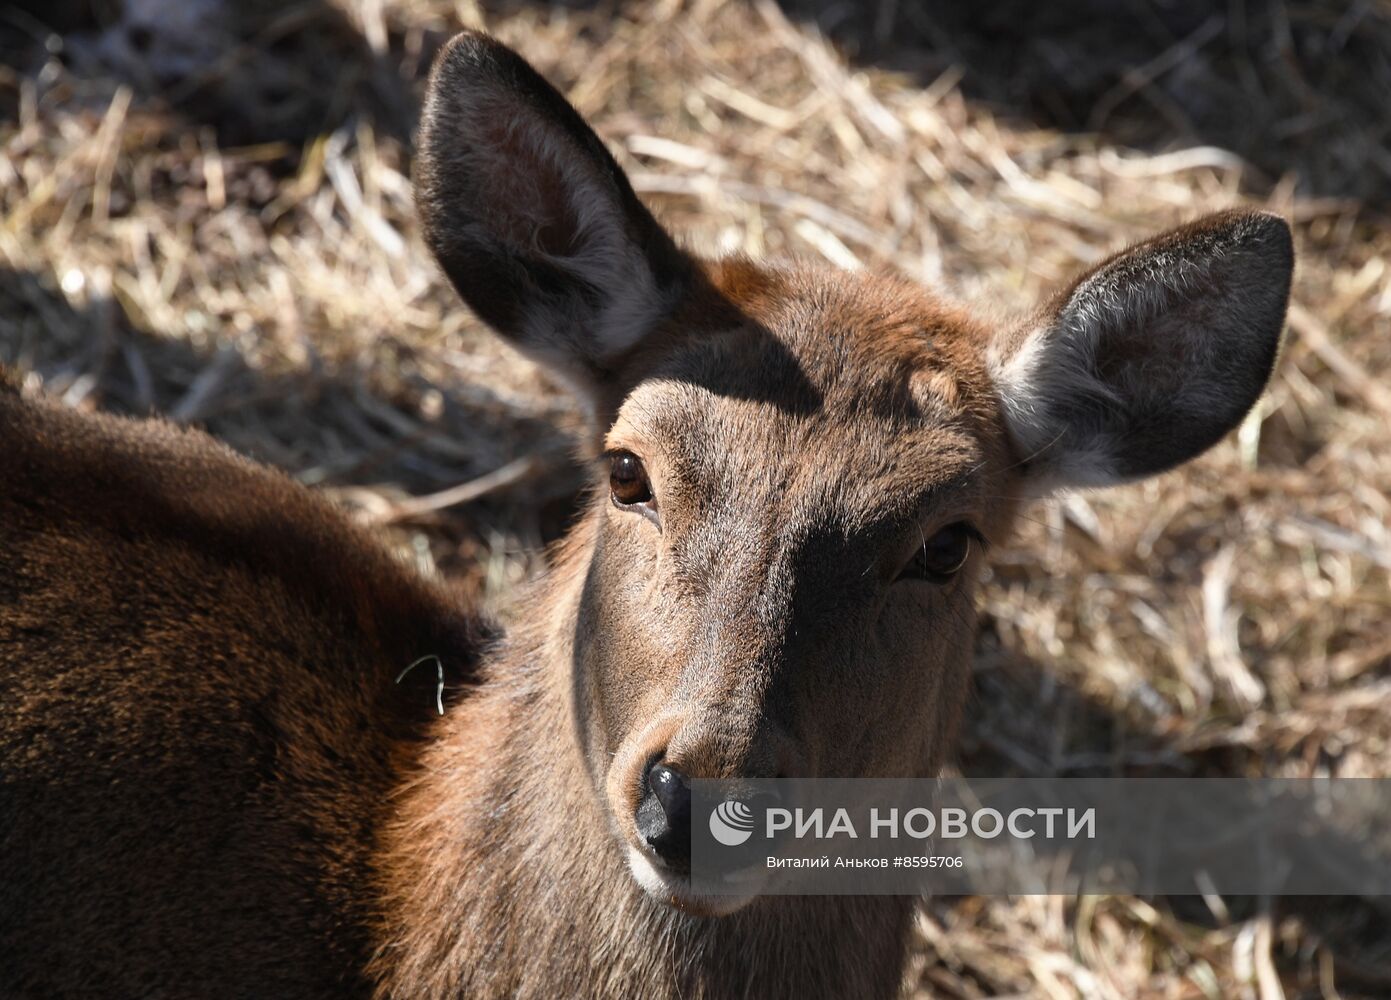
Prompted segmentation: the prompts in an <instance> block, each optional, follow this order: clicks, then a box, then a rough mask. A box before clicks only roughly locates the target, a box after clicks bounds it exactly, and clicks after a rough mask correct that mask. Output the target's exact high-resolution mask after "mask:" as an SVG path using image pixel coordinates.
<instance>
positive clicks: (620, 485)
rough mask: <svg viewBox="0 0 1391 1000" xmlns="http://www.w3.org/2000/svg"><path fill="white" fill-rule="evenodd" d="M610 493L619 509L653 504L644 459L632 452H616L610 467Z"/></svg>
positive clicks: (650, 485)
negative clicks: (643, 463)
mask: <svg viewBox="0 0 1391 1000" xmlns="http://www.w3.org/2000/svg"><path fill="white" fill-rule="evenodd" d="M609 492H610V493H612V495H613V502H614V503H615V504H616V505H617V506H619V507H636V506H637V505H638V504H645V503H651V502H652V484H651V482H649V481H648V478H647V470H646V469H644V468H643V466H642V459H640V458H638V457H637V456H636V455H634V454H633V453H632V452H631V451H618V452H614V454H613V456H612V458H611V460H610V465H609Z"/></svg>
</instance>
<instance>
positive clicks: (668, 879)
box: [628, 843, 758, 917]
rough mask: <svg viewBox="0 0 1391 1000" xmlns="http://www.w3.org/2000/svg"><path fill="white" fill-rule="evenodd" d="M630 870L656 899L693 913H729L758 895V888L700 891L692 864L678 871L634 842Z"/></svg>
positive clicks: (744, 905) (706, 914)
mask: <svg viewBox="0 0 1391 1000" xmlns="http://www.w3.org/2000/svg"><path fill="white" fill-rule="evenodd" d="M628 870H629V871H631V872H632V874H633V879H634V880H635V881H636V882H637V884H638V885H639V886H641V887H642V889H643V891H645V892H646V893H647V894H648V895H649V896H651V897H652V898H653V899H655V900H657V901H658V902H661V903H664V904H666V905H667V906H670V907H671V908H672V909H674V910H679V911H680V912H682V913H686V914H689V915H690V916H693V917H727V916H729V915H730V914H731V913H735V912H737V911H739V910H742V909H743V908H744V907H746V906H748V905H749V904H750V903H752V902H753V901H754V900H755V899H757V898H758V891H757V889H756V888H751V889H750V890H749V891H748V892H747V893H741V894H726V893H723V892H722V893H719V894H715V893H705V892H697V891H695V889H694V887H693V886H692V882H691V875H690V869H689V867H687V869H686V870H685V871H677V870H675V869H673V868H671V867H670V866H668V865H667V864H666V863H665V862H664V861H662V859H661V858H660V857H658V856H656V855H655V854H654V853H653V852H652V851H650V850H644V849H642V848H639V847H637V846H635V845H633V844H631V843H630V844H629V845H628Z"/></svg>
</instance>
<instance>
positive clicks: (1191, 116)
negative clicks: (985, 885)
mask: <svg viewBox="0 0 1391 1000" xmlns="http://www.w3.org/2000/svg"><path fill="white" fill-rule="evenodd" d="M159 8H160V4H159V3H157V2H155V0H126V3H125V7H124V9H123V7H122V4H121V3H120V2H119V0H111V2H107V3H94V4H90V5H89V4H74V3H67V2H65V0H52V2H48V3H44V4H21V5H18V6H12V7H10V8H7V9H4V10H0V362H3V363H5V364H7V365H12V366H14V367H16V368H17V369H18V370H19V371H20V372H21V374H22V375H23V377H24V378H25V381H26V386H27V387H28V388H29V389H30V390H32V391H38V390H39V389H40V388H41V389H42V390H43V391H45V392H48V393H50V394H52V395H55V396H57V397H60V398H62V399H63V400H64V401H66V402H67V403H68V404H69V405H72V406H75V407H81V408H100V409H110V410H115V411H120V412H128V413H161V414H165V415H167V416H169V417H170V418H172V419H174V420H178V421H183V422H188V423H193V424H197V425H200V426H203V427H206V428H207V429H208V430H209V431H210V432H211V433H213V434H215V435H217V436H218V437H220V438H222V439H224V440H226V441H227V442H229V443H230V444H231V445H232V446H233V447H235V448H237V449H240V450H242V451H244V452H247V453H249V454H251V455H254V456H256V457H258V458H260V459H263V460H265V461H267V462H270V463H272V464H275V465H277V466H280V467H282V468H285V469H286V470H288V471H290V472H291V473H292V474H294V475H295V476H297V477H299V478H300V479H302V480H303V481H304V482H306V483H309V484H311V485H312V486H313V487H315V488H317V489H321V490H324V491H326V492H328V493H330V494H332V495H333V496H334V497H335V498H337V499H338V500H340V501H341V502H342V503H343V504H344V505H346V506H347V508H348V509H349V510H350V511H351V513H352V515H353V516H354V517H357V518H360V519H362V520H364V521H366V522H368V523H370V524H373V525H376V526H377V527H378V529H379V530H380V532H381V534H382V535H383V537H384V538H386V539H387V540H388V542H389V543H390V544H392V545H393V546H396V547H398V548H399V549H400V550H401V551H402V552H403V553H404V554H405V555H407V556H408V557H409V558H411V559H413V560H415V561H416V562H418V563H419V565H420V566H421V567H422V569H423V570H425V571H426V572H432V573H433V572H438V573H441V574H444V575H445V576H447V577H448V578H449V579H451V580H452V581H454V582H455V583H456V584H457V585H458V586H459V587H461V588H463V589H464V590H465V591H467V592H468V593H470V594H473V595H475V596H477V597H478V598H479V599H480V600H483V601H486V602H488V603H489V605H490V606H492V607H494V608H497V609H498V610H499V611H500V612H501V613H502V614H503V615H504V616H507V615H511V614H515V613H516V612H517V610H518V609H516V608H514V607H512V606H511V605H510V604H509V595H510V594H511V593H512V592H513V590H514V589H515V586H516V584H517V583H518V582H519V581H522V580H524V579H526V578H527V577H529V576H531V575H533V574H536V573H539V572H542V571H543V569H544V555H543V545H544V543H545V542H546V541H548V540H551V539H554V538H555V537H556V536H557V535H558V533H559V532H560V531H562V530H563V527H564V525H565V523H566V519H567V518H568V517H569V516H570V515H571V513H572V512H573V510H574V507H575V503H576V497H577V493H578V491H579V490H580V489H581V486H582V482H581V473H580V470H579V466H578V465H577V464H576V463H575V461H574V459H573V457H572V442H573V436H574V434H575V431H576V428H578V427H579V426H580V423H579V422H580V420H581V417H580V414H579V412H578V410H577V408H576V407H575V405H574V404H573V403H572V402H571V400H570V399H569V398H567V397H566V396H565V395H564V393H563V392H561V391H560V390H559V389H558V388H557V387H556V386H554V385H553V384H552V383H551V382H549V381H548V380H547V379H546V378H545V376H543V375H542V374H540V373H539V372H538V371H537V370H536V369H535V368H534V367H532V366H531V365H529V364H528V363H526V362H524V361H522V360H521V359H519V358H518V357H517V356H516V355H515V354H514V353H512V352H511V351H509V350H508V349H506V348H504V347H502V346H501V345H500V344H499V343H498V342H497V341H496V340H495V339H494V338H492V336H491V335H490V334H488V333H487V332H486V331H485V330H483V329H482V328H481V327H480V325H479V323H478V322H477V321H476V320H475V319H473V318H472V316H470V315H469V314H468V312H467V311H466V310H465V309H464V308H463V307H462V306H461V305H460V304H459V303H458V302H457V300H456V298H455V296H454V295H453V294H452V292H451V291H450V290H449V289H448V288H447V287H446V286H445V284H444V283H443V281H442V280H441V279H440V278H439V277H438V276H437V274H436V272H435V270H434V268H433V265H432V264H431V262H430V260H429V259H428V257H427V255H426V253H425V252H424V250H423V248H422V247H421V245H420V243H419V239H418V235H417V230H418V227H417V224H416V220H415V218H414V215H413V208H412V204H411V195H410V184H409V173H410V147H409V137H410V135H411V133H412V129H413V124H414V115H415V111H416V108H417V106H418V101H419V95H420V89H421V85H422V82H423V76H424V74H425V72H426V70H427V69H428V65H429V61H430V57H431V55H432V53H433V52H434V51H435V50H436V49H437V48H438V47H439V45H441V44H442V42H443V41H444V40H445V39H447V38H448V36H449V35H450V34H451V33H452V32H453V31H455V30H457V29H458V28H459V27H461V26H463V25H474V26H478V25H482V26H486V27H487V28H488V29H489V30H491V31H493V32H494V33H496V34H497V35H499V36H500V37H501V38H502V39H504V40H505V41H507V42H509V43H511V44H513V45H515V46H516V47H517V48H519V49H520V50H521V51H522V52H523V53H524V54H525V55H526V56H527V57H528V58H529V59H531V60H532V61H533V62H534V63H535V64H536V65H537V66H538V68H539V69H540V70H541V71H542V72H543V73H545V74H546V75H547V76H549V78H550V79H551V80H552V81H554V82H555V83H556V84H557V85H558V86H559V87H560V88H561V89H562V90H563V91H565V92H566V93H568V94H569V96H570V97H571V99H572V100H573V102H574V103H575V104H576V106H577V107H578V108H579V110H580V111H581V112H582V113H583V114H585V115H586V116H587V117H588V118H589V119H590V120H591V121H592V122H593V123H594V124H595V126H596V127H597V129H598V130H599V132H600V133H601V134H602V135H603V137H604V138H605V139H606V140H607V141H608V142H609V143H610V145H611V147H612V148H613V149H614V151H615V153H616V154H617V156H618V157H619V159H620V161H621V162H622V163H623V164H624V166H625V167H626V168H627V169H628V170H629V171H630V172H631V174H632V176H633V179H634V182H635V185H636V187H637V189H638V191H639V192H640V193H641V194H643V195H644V197H645V198H646V199H647V200H648V201H649V203H650V204H652V205H653V206H654V208H655V210H656V211H657V212H658V214H659V215H660V216H661V217H662V218H663V219H664V220H665V221H667V222H668V223H669V224H670V226H671V227H672V228H673V229H675V230H676V231H677V232H679V233H680V234H681V235H682V238H683V239H684V240H685V241H686V242H687V244H688V245H690V246H692V247H694V248H697V249H700V250H702V251H705V252H709V253H720V252H727V251H742V252H747V253H750V254H754V255H765V254H799V255H809V256H819V257H824V258H827V259H829V260H831V261H834V262H835V263H837V264H841V265H844V266H847V267H870V268H893V269H897V270H899V271H901V272H903V273H905V274H907V275H909V276H911V277H913V278H916V279H919V280H922V281H925V282H930V283H933V284H937V285H940V286H943V287H944V288H946V289H947V290H948V291H949V292H950V293H952V294H954V295H956V296H959V297H961V298H963V299H966V300H977V301H981V302H984V303H987V304H989V306H990V307H991V308H1003V309H1013V308H1020V309H1022V308H1025V307H1027V306H1029V305H1030V304H1031V303H1032V302H1034V301H1035V300H1036V299H1037V298H1038V297H1039V296H1041V295H1042V294H1044V293H1045V292H1046V290H1047V289H1049V288H1050V287H1051V286H1053V285H1055V284H1056V283H1058V282H1061V281H1064V280H1066V279H1067V278H1068V276H1069V275H1070V274H1072V273H1073V272H1074V271H1075V270H1076V269H1078V268H1081V267H1085V266H1086V265H1087V264H1088V263H1089V262H1093V261H1095V260H1097V259H1099V258H1100V257H1101V256H1103V255H1105V254H1106V253H1107V252H1109V251H1110V250H1113V249H1115V248H1116V247H1118V246H1120V245H1123V244H1125V243H1126V242H1127V241H1131V240H1135V239H1138V238H1141V237H1143V236H1145V235H1148V234H1149V233H1151V232H1153V231H1155V230H1157V229H1159V228H1162V227H1166V226H1169V225H1172V224H1175V223H1178V222H1180V221H1183V220H1185V219H1188V218H1191V217H1193V216H1195V215H1197V214H1200V213H1202V212H1206V211H1210V210H1216V209H1221V208H1224V207H1228V206H1231V205H1233V204H1258V205H1265V206H1268V207H1270V208H1272V209H1274V210H1276V211H1278V212H1280V213H1282V214H1284V215H1285V216H1287V217H1288V218H1290V219H1291V220H1292V222H1293V223H1294V226H1295V230H1296V243H1297V251H1298V269H1297V273H1296V276H1295V286H1294V301H1293V305H1292V307H1291V311H1290V323H1289V340H1288V344H1287V346H1286V350H1285V354H1284V357H1283V359H1282V362H1281V364H1280V366H1279V369H1278V372H1277V375H1276V377H1275V379H1274V382H1273V384H1272V386H1271V389H1270V391H1269V393H1268V395H1267V397H1266V398H1265V399H1264V400H1263V402H1262V403H1261V404H1260V405H1259V407H1258V408H1257V410H1256V411H1255V412H1254V413H1253V415H1252V416H1251V418H1250V419H1248V421H1247V422H1246V424H1245V425H1244V426H1243V427H1242V429H1241V431H1240V432H1239V433H1238V434H1236V435H1233V436H1232V437H1230V438H1229V439H1228V440H1226V441H1224V442H1223V443H1222V444H1220V445H1219V446H1218V447H1217V448H1215V449H1214V450H1213V451H1212V452H1211V453H1210V454H1208V455H1206V456H1205V457H1203V458H1202V459H1200V460H1199V461H1197V462H1195V463H1194V464H1192V465H1190V466H1188V467H1186V468H1184V469H1183V470H1181V471H1178V472H1175V473H1171V474H1169V475H1166V476H1164V477H1161V478H1160V479H1157V480H1155V481H1152V482H1149V483H1145V484H1141V485H1136V486H1133V487H1128V488H1125V489H1118V490H1113V491H1110V492H1105V493H1094V494H1086V495H1080V496H1074V497H1071V498H1069V499H1065V500H1061V501H1058V502H1054V503H1051V504H1048V505H1043V506H1040V507H1038V508H1036V509H1034V510H1032V511H1031V512H1030V519H1029V520H1027V521H1025V522H1024V523H1023V525H1022V530H1021V532H1020V535H1019V537H1018V539H1017V541H1016V544H1014V545H1012V546H1009V547H1008V548H1006V549H1005V550H1004V551H1000V552H997V553H996V558H995V561H994V570H993V573H992V576H991V579H990V580H989V581H988V582H987V584H986V586H985V588H984V592H983V595H982V600H983V605H984V610H985V615H984V624H983V626H982V629H981V634H980V637H979V640H978V654H979V656H978V660H979V665H978V669H977V674H976V695H975V697H974V699H973V701H972V704H971V708H970V715H969V718H968V720H967V722H966V726H965V738H964V742H963V745H962V748H961V753H960V766H961V768H962V769H963V770H965V771H967V772H974V773H987V772H989V773H1010V774H1030V775H1081V774H1104V775H1110V774H1183V775H1205V774H1211V775H1242V774H1252V773H1257V772H1264V773H1268V774H1288V775H1307V774H1334V775H1354V776H1355V775H1361V776H1379V777H1391V581H1389V578H1391V529H1388V524H1389V523H1391V517H1389V516H1388V513H1389V511H1391V499H1388V497H1389V496H1391V379H1388V371H1389V370H1391V266H1389V265H1388V254H1391V215H1389V214H1388V212H1387V206H1388V195H1391V111H1389V110H1388V108H1391V3H1388V2H1386V0H1354V2H1346V3H1343V2H1338V0H1231V2H1229V3H1223V4H1209V3H1205V2H1201V0H1168V2H1162V0H1134V2H1131V3H1119V2H1114V3H1112V2H1102V0H1087V2H1083V3H1077V4H1052V5H1050V4H1034V3H1024V2H1021V0H1001V2H994V3H992V2H987V0H977V2H943V3H937V4H923V3H914V2H912V0H879V2H874V3H866V4H852V3H832V2H817V0H787V2H784V3H778V2H774V0H754V2H749V3H744V2H739V0H657V2H652V3H641V2H632V3H614V2H605V3H596V4H572V5H567V6H550V5H547V4H543V3H526V2H488V3H481V4H480V3H472V2H467V0H461V2H458V3H450V2H436V0H362V2H360V3H349V2H346V0H345V2H343V3H341V4H339V3H329V2H326V0H308V2H299V3H294V2H290V3H274V4H272V3H269V2H265V0H258V2H249V3H232V2H228V3H227V4H226V5H225V6H219V5H218V4H217V3H216V2H215V0H186V3H185V4H184V5H183V6H181V7H179V10H180V11H182V13H180V14H179V16H178V17H169V16H166V17H164V18H160V17H153V18H150V17H146V16H145V15H148V14H149V13H150V11H151V10H154V11H156V12H158V10H159ZM142 18H143V20H142ZM186 21H191V27H189V26H188V25H186V24H185V22H186ZM166 32H167V33H166ZM0 447H3V430H2V429H0ZM1377 905H1380V906H1382V907H1384V905H1385V904H1384V901H1383V902H1382V903H1381V904H1377ZM1377 905H1373V903H1371V902H1367V901H1358V900H1316V899H1284V900H1265V901H1262V900H1250V899H1225V900H1224V899H1220V898H1217V897H1215V896H1210V897H1208V898H1206V899H1198V898H1194V899H1181V900H1180V899H1140V898H1130V897H1088V898H1083V899H1066V898H1019V899H981V898H953V899H937V900H932V901H930V902H929V903H927V904H926V905H925V907H924V910H923V915H922V918H921V920H920V922H919V930H918V940H917V943H916V945H915V949H914V954H913V959H912V962H911V965H910V968H909V970H908V973H907V979H906V982H905V990H906V992H907V994H908V995H909V996H914V997H927V996H940V997H962V998H965V997H984V996H1018V997H1035V996H1037V997H1049V998H1067V997H1087V998H1090V997H1105V998H1118V1000H1125V998H1132V997H1164V998H1190V997H1191V998H1202V997H1214V998H1216V997H1237V998H1244V997H1253V998H1260V1000H1271V998H1276V997H1281V996H1285V997H1323V998H1335V997H1340V996H1341V997H1345V998H1352V997H1385V996H1391V934H1388V933H1387V927H1388V923H1387V919H1386V912H1385V910H1384V909H1378V908H1377Z"/></svg>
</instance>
